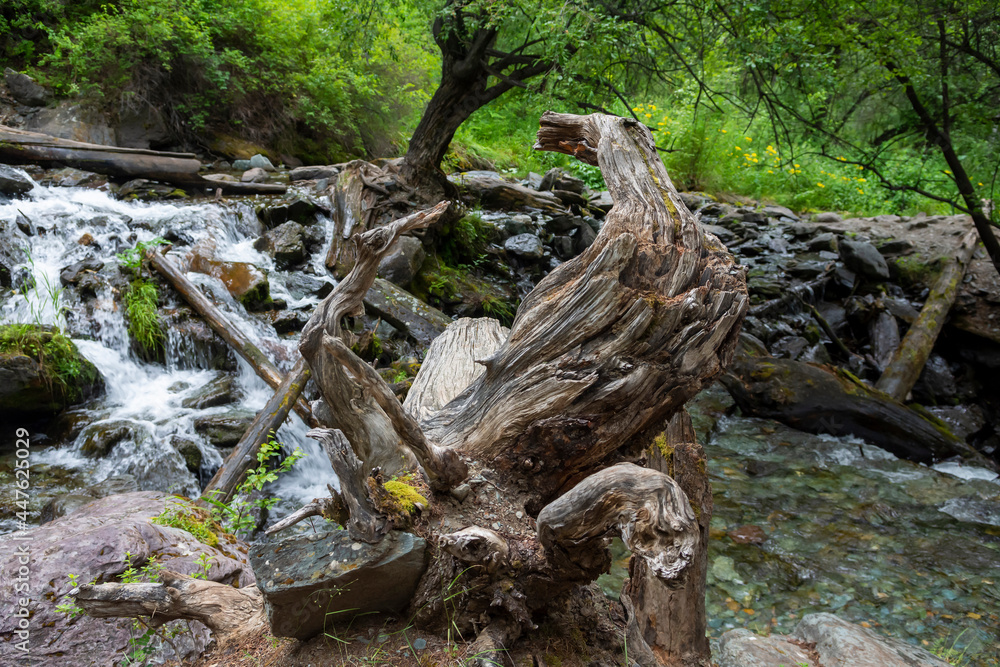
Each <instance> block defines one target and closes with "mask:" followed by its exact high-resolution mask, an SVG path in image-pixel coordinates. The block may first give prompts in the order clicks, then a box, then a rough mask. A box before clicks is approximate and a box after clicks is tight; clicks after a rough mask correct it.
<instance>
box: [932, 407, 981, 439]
mask: <svg viewBox="0 0 1000 667" xmlns="http://www.w3.org/2000/svg"><path fill="white" fill-rule="evenodd" d="M926 409H927V412H929V413H930V414H932V415H934V416H935V417H937V418H938V419H940V420H941V421H943V422H944V423H945V424H947V425H948V428H949V429H950V430H951V432H952V433H954V434H955V435H956V436H957V437H959V438H962V439H967V438H968V437H969V436H970V435H973V434H975V433H978V432H979V431H981V430H982V429H983V427H984V426H986V425H987V423H988V420H987V419H986V415H985V414H984V413H983V410H982V408H980V407H979V406H977V405H947V406H932V407H929V408H926Z"/></svg>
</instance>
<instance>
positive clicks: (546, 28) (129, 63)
mask: <svg viewBox="0 0 1000 667" xmlns="http://www.w3.org/2000/svg"><path fill="white" fill-rule="evenodd" d="M0 50H2V52H3V56H4V58H5V60H6V61H7V62H8V63H9V64H10V65H11V66H13V67H14V68H16V69H20V70H22V71H26V72H28V73H29V74H31V75H32V76H34V77H35V78H36V79H38V80H39V81H41V82H42V83H44V84H46V85H48V86H50V87H51V88H53V89H54V90H55V91H56V92H57V93H58V94H60V95H64V96H70V97H81V98H83V99H84V100H86V101H87V103H89V104H92V105H95V106H98V107H100V108H102V109H103V110H104V111H106V112H108V113H110V114H112V115H114V114H120V113H123V112H124V111H126V110H128V109H132V108H136V107H140V106H142V105H144V104H149V105H153V106H155V107H157V108H160V109H163V110H165V111H166V112H167V114H168V116H169V121H170V124H171V126H172V127H173V129H174V130H175V131H176V132H177V133H178V134H179V135H181V136H183V137H184V138H185V139H186V140H187V141H188V142H189V144H190V145H200V146H202V147H207V148H211V147H213V146H219V145H220V144H219V142H218V141H217V140H218V138H219V137H220V136H221V137H227V138H237V139H239V140H243V141H247V142H252V143H253V144H257V145H262V146H266V147H268V148H270V149H272V150H275V151H276V152H279V153H282V154H286V155H294V156H296V157H298V158H300V159H302V160H304V161H306V162H333V161H339V160H343V159H347V158H352V157H375V156H390V155H403V154H404V153H406V152H407V148H408V146H409V147H410V150H411V152H413V151H414V147H413V145H411V144H410V140H411V138H412V137H414V132H415V130H416V131H417V132H416V137H415V139H417V138H420V137H426V133H425V132H423V130H422V129H418V128H419V123H420V120H421V118H424V120H425V125H433V126H435V127H436V128H439V130H440V128H441V127H442V126H443V125H444V126H447V127H444V130H443V136H442V137H437V138H436V141H435V142H432V143H435V146H433V147H431V150H430V154H431V155H430V157H429V158H427V159H425V160H424V162H433V163H435V164H434V166H435V167H436V166H439V164H440V166H443V167H445V168H446V169H451V168H470V167H475V166H493V167H496V168H497V169H500V170H509V171H517V172H521V173H523V172H526V171H527V170H529V169H536V170H537V169H543V168H545V167H548V166H551V165H552V164H562V165H566V166H572V161H571V160H569V159H568V158H564V157H562V156H552V155H544V156H539V155H535V154H532V153H531V151H530V149H527V148H525V146H526V145H530V143H531V141H530V137H531V135H532V134H533V132H534V121H533V120H532V119H533V118H537V116H538V114H539V112H540V111H541V110H543V109H545V108H554V109H561V110H566V111H573V112H580V113H588V112H592V111H595V110H598V111H606V112H610V113H616V114H621V115H632V116H634V117H635V118H636V119H637V120H639V121H640V122H644V123H645V124H646V125H648V126H649V127H650V129H651V130H653V131H654V136H656V137H657V142H658V145H659V147H660V148H661V149H662V151H663V152H662V155H663V158H664V161H665V162H666V164H667V167H668V169H669V170H670V172H671V174H672V175H673V176H674V178H675V180H677V181H678V182H679V184H681V185H682V186H683V187H686V188H690V189H700V188H704V189H714V190H730V191H735V192H738V193H740V194H745V195H749V196H754V197H771V198H774V199H776V200H778V201H781V202H782V203H785V204H788V205H791V206H796V207H828V208H839V209H842V210H850V211H853V212H857V213H874V212H890V211H898V212H915V211H918V210H925V211H928V212H951V211H953V210H965V211H967V212H972V211H973V207H974V205H976V204H977V203H978V202H979V201H980V200H981V199H992V198H993V196H994V193H995V189H996V187H997V183H996V176H997V173H998V167H1000V160H998V159H997V155H998V152H997V143H998V141H1000V138H998V133H997V122H998V117H997V113H996V109H997V108H998V104H997V103H998V101H1000V100H998V97H1000V9H998V8H997V6H996V4H995V3H991V2H986V1H985V0H979V1H975V2H971V3H964V4H962V5H955V4H951V3H940V2H936V1H935V0H920V1H919V2H915V3H914V2H911V3H902V2H899V1H898V0H885V1H878V0H876V1H872V2H857V3H855V2H848V3H837V4H833V5H831V4H830V3H824V2H815V1H813V0H766V1H763V2H753V3H743V2H739V3H736V2H716V3H709V4H704V5H692V4H688V3H677V2H672V1H670V0H574V1H573V2H547V1H545V2H532V3H527V2H521V1H520V0H502V1H500V0H493V1H489V2H486V1H484V0H440V1H439V2H435V3H423V2H410V1H407V0H368V1H365V2H347V1H345V0H146V1H143V2H139V1H138V0H123V1H119V2H110V3H109V2H96V1H86V2H73V3H66V2H63V1H62V0H12V1H11V2H6V3H4V6H3V8H2V9H0ZM456 63H464V65H465V66H468V65H474V66H475V69H476V70H477V76H478V77H479V79H480V80H481V81H480V83H479V84H476V85H471V84H462V85H463V86H464V88H463V89H462V90H463V94H464V95H465V97H464V98H463V100H464V101H463V102H462V103H461V104H457V103H455V101H454V100H451V106H453V107H461V109H459V110H458V112H457V113H453V114H452V118H451V119H450V120H449V121H448V122H443V121H442V119H441V118H439V117H431V116H432V115H433V114H430V113H425V110H428V111H430V110H432V109H433V108H434V104H433V103H432V104H431V105H430V106H429V107H428V102H431V101H432V100H433V98H434V95H435V94H436V93H437V94H439V95H440V94H441V93H442V89H443V88H444V87H445V84H446V83H447V79H448V76H450V75H453V74H454V73H455V71H456V69H455V64H456ZM467 74H468V72H464V73H463V76H465V75H467ZM477 86H478V87H477ZM915 101H916V102H917V104H916V106H915V104H914V102H915ZM432 121H433V122H432ZM425 129H426V128H425ZM452 135H454V139H455V141H452V138H453V137H452ZM442 141H443V146H444V148H447V149H448V152H446V153H443V156H439V155H438V153H439V152H442V151H439V150H438V148H439V147H440V146H439V145H440V144H441V143H442ZM414 143H416V141H415V142H414ZM221 145H225V144H221ZM442 150H443V149H442ZM442 160H443V163H442ZM572 168H574V169H575V170H576V171H577V173H578V174H580V175H582V176H583V177H584V178H587V179H590V180H599V178H600V177H599V175H597V174H596V172H595V171H592V170H588V168H587V167H586V166H582V165H581V166H579V167H572ZM989 214H990V211H989V209H987V210H986V211H985V212H984V216H983V219H984V220H987V219H988V217H989ZM995 220H996V217H995V214H994V222H993V225H994V227H995V224H996V223H995ZM987 224H988V223H987ZM980 232H981V233H982V232H983V228H982V226H980Z"/></svg>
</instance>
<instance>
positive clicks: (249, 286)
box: [190, 251, 271, 310]
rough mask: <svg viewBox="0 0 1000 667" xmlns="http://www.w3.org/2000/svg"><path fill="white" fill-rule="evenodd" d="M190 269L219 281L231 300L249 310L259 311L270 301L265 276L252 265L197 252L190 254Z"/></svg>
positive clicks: (269, 288)
mask: <svg viewBox="0 0 1000 667" xmlns="http://www.w3.org/2000/svg"><path fill="white" fill-rule="evenodd" d="M190 269H191V271H195V272H197V273H204V274H206V275H209V276H212V277H213V278H218V279H219V280H221V281H222V283H223V284H224V285H225V286H226V289H227V290H228V291H229V293H230V294H231V295H232V296H233V298H235V299H236V300H237V301H239V302H240V303H242V304H243V305H244V306H246V307H247V308H248V309H249V310H260V309H262V308H264V307H266V306H267V305H268V304H269V302H270V300H271V287H270V284H269V283H268V281H267V274H265V273H264V272H263V271H261V270H260V269H258V268H257V267H256V266H254V265H253V264H248V263H246V262H223V261H221V260H218V259H213V258H211V257H208V256H206V254H205V253H203V252H200V251H199V252H195V253H193V254H192V257H191V266H190Z"/></svg>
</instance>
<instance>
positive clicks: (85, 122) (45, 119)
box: [24, 100, 115, 146]
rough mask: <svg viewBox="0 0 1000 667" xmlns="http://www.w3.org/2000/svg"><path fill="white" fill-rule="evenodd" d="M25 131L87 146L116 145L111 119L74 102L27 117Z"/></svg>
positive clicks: (70, 101) (62, 103) (39, 110)
mask: <svg viewBox="0 0 1000 667" xmlns="http://www.w3.org/2000/svg"><path fill="white" fill-rule="evenodd" d="M24 129H25V130H28V131H29V132H40V133H41V134H49V135H52V136H53V137H59V138H60V139H70V140H72V141H82V142H84V143H88V144H101V145H102V146H114V145H115V132H114V130H112V129H111V127H110V125H109V124H108V119H107V118H106V117H105V116H104V115H103V114H101V113H99V112H97V111H93V110H90V109H87V108H86V107H84V106H83V105H82V104H78V103H76V102H74V101H72V100H64V101H62V102H60V103H58V104H56V105H55V106H52V107H44V108H40V109H37V110H36V111H34V112H33V113H32V114H30V115H29V116H28V118H27V122H26V123H25V127H24Z"/></svg>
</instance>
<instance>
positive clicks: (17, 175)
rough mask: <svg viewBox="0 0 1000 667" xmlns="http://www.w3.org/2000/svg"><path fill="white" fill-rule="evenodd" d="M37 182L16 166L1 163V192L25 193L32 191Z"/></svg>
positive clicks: (9, 193) (10, 193)
mask: <svg viewBox="0 0 1000 667" xmlns="http://www.w3.org/2000/svg"><path fill="white" fill-rule="evenodd" d="M34 187H35V184H34V183H33V182H32V180H31V179H30V178H28V177H27V176H25V175H24V174H22V173H21V172H20V171H19V170H17V169H15V168H14V167H9V166H7V165H5V164H0V194H4V195H23V194H25V193H28V192H31V190H32V189H34Z"/></svg>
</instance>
